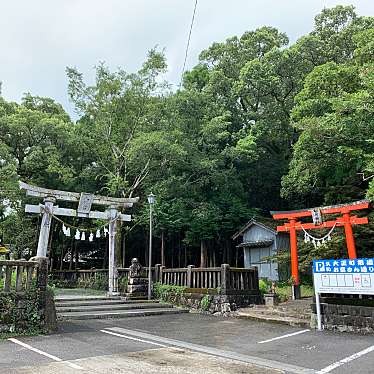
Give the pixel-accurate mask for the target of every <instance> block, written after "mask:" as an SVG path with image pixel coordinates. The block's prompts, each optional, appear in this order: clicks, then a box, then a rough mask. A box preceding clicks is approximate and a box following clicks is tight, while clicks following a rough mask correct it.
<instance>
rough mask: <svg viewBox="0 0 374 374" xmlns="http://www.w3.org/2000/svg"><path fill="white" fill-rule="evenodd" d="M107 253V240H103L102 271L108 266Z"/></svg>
mask: <svg viewBox="0 0 374 374" xmlns="http://www.w3.org/2000/svg"><path fill="white" fill-rule="evenodd" d="M108 251H109V240H105V249H104V257H103V269H107V266H108Z"/></svg>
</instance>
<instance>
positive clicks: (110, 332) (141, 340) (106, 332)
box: [100, 330, 167, 348]
mask: <svg viewBox="0 0 374 374" xmlns="http://www.w3.org/2000/svg"><path fill="white" fill-rule="evenodd" d="M100 331H101V332H104V333H105V334H109V335H114V336H118V337H120V338H125V339H129V340H135V341H137V342H142V343H147V344H153V345H158V346H159V347H163V348H165V347H167V345H164V344H160V343H154V342H151V341H149V340H143V339H138V338H134V337H132V336H128V335H123V334H117V333H116V332H112V331H105V330H100Z"/></svg>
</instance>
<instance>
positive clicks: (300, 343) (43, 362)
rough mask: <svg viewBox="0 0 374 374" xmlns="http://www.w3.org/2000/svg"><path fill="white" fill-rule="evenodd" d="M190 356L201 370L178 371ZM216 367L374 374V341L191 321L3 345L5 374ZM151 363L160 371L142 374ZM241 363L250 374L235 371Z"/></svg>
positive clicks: (70, 326)
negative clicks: (103, 367)
mask: <svg viewBox="0 0 374 374" xmlns="http://www.w3.org/2000/svg"><path fill="white" fill-rule="evenodd" d="M182 352H184V353H183V357H185V361H186V362H187V363H191V362H194V365H197V366H196V368H195V369H194V368H193V366H192V365H191V364H186V365H187V367H188V366H191V367H189V369H188V370H190V371H188V370H187V369H184V368H183V366H178V365H181V363H182V361H183V360H182V358H179V356H180V357H182V355H181V354H182ZM186 353H188V354H190V356H188V355H186ZM178 355H179V356H178ZM129 357H130V358H131V360H130V361H129ZM172 357H174V361H173V360H172ZM177 357H178V358H177ZM187 357H188V359H187ZM99 358H100V359H99ZM105 358H106V360H107V361H105ZM124 358H126V360H127V361H126V360H125V361H123V360H124ZM161 358H162V359H161ZM147 360H148V361H147ZM168 360H171V361H170V362H168ZM210 360H213V361H214V360H215V361H214V362H213V361H212V365H213V366H212V367H213V368H214V367H215V368H216V369H217V368H218V367H219V368H220V370H221V371H220V372H222V373H224V372H227V373H229V372H230V373H234V372H238V373H239V372H240V373H265V372H268V373H276V372H278V373H279V372H283V373H305V374H306V373H321V374H324V373H330V372H331V373H342V374H343V373H347V374H348V373H360V374H361V373H362V374H372V373H373V372H374V339H373V336H362V335H353V334H338V333H331V332H316V331H311V330H309V329H303V328H294V327H290V326H286V325H278V324H272V323H264V322H255V321H248V320H240V319H233V318H221V317H213V316H205V315H200V314H191V313H190V314H179V315H168V316H153V317H134V318H126V319H112V320H88V321H74V322H65V323H62V324H60V331H59V332H58V333H56V334H52V335H48V336H36V337H18V338H16V339H15V340H4V341H1V342H0V373H44V372H45V373H47V372H48V373H52V372H59V373H65V372H66V373H73V372H77V371H79V370H81V371H82V372H85V371H86V372H103V371H102V370H101V369H100V365H99V364H98V366H95V365H94V363H95V362H98V363H101V365H104V364H105V365H106V366H108V362H111V363H114V362H115V363H116V370H114V369H113V371H108V372H117V373H118V372H121V370H122V369H123V370H124V371H123V372H124V373H125V372H126V373H131V372H134V373H143V372H144V373H146V372H153V371H152V370H153V369H155V371H154V372H160V373H161V372H165V373H166V372H169V371H167V370H168V369H170V370H171V371H170V372H174V373H175V372H180V373H182V372H191V373H193V372H196V373H197V372H200V371H199V370H198V369H199V368H201V369H204V368H203V367H202V366H204V365H205V364H206V365H208V364H210ZM220 360H221V361H220ZM143 361H144V362H146V361H147V362H148V364H149V365H153V366H152V368H153V369H152V370H151V369H150V367H151V366H149V367H148V369H147V368H143V369H144V371H142V370H143V369H141V365H140V363H142V362H143ZM136 362H137V363H138V364H139V365H135V363H136ZM103 363H104V364H103ZM233 363H237V364H238V365H239V364H240V363H242V364H243V365H244V364H245V365H249V366H242V367H240V366H238V367H237V371H235V370H236V369H235V370H234V366H235V365H234V364H233ZM48 365H50V366H48ZM53 365H55V366H53ZM90 365H91V366H90ZM131 365H133V366H131ZM157 365H158V366H159V368H158V369H157ZM173 365H174V366H173ZM225 365H226V366H225ZM250 365H254V366H253V371H251V370H252V366H250ZM176 366H177V369H178V370H175V368H176ZM256 367H257V368H258V370H257V371H256V369H255V368H256ZM43 368H44V369H45V370H44V369H43ZM53 368H55V369H53ZM95 368H96V369H97V370H96V369H95ZM225 368H226V369H225ZM265 368H267V369H265ZM156 369H157V370H156ZM43 370H44V371H43ZM209 370H210V369H209ZM209 370H208V366H207V369H206V370H205V371H204V370H203V371H201V372H210V371H209ZM222 370H223V371H222ZM225 370H226V371H225ZM268 370H269V371H268ZM215 371H216V372H218V371H217V370H215ZM212 372H214V371H212Z"/></svg>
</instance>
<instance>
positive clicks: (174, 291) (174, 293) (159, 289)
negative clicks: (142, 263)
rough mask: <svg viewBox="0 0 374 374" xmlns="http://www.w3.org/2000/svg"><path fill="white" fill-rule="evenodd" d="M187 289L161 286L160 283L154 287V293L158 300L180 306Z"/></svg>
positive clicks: (166, 285)
mask: <svg viewBox="0 0 374 374" xmlns="http://www.w3.org/2000/svg"><path fill="white" fill-rule="evenodd" d="M185 290H186V287H181V286H173V285H168V284H161V283H159V282H157V283H155V284H154V285H153V292H154V295H155V297H156V298H157V299H160V300H161V301H166V302H169V303H172V304H176V305H180V304H181V298H182V295H183V293H184V291H185Z"/></svg>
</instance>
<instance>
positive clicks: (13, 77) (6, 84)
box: [0, 0, 374, 114]
mask: <svg viewBox="0 0 374 374" xmlns="http://www.w3.org/2000/svg"><path fill="white" fill-rule="evenodd" d="M194 3H195V0H132V1H130V0H0V48H1V51H0V81H3V90H2V91H3V97H4V98H5V99H7V100H14V101H19V100H20V98H21V97H22V95H23V93H25V92H31V93H32V94H33V95H39V96H48V97H52V98H54V99H55V100H57V101H58V102H60V103H62V104H63V106H64V107H65V109H66V110H67V111H68V112H69V113H71V114H73V108H72V106H71V104H70V103H69V100H68V97H67V79H66V75H65V67H66V66H75V67H77V68H78V70H80V71H81V72H83V73H84V74H85V77H86V79H87V81H88V82H92V79H93V75H94V71H93V67H94V66H95V65H96V64H97V63H98V62H99V61H105V62H106V63H107V64H108V65H109V66H110V67H111V68H113V69H114V68H116V67H118V66H121V67H123V68H124V69H125V70H127V71H135V70H137V69H138V68H139V66H140V65H141V64H142V62H143V61H144V59H145V56H146V53H147V51H148V50H149V49H150V48H152V47H154V46H155V45H158V46H159V47H161V48H165V50H166V56H167V59H168V65H169V72H168V74H167V76H166V78H167V79H168V80H169V81H171V82H172V83H174V84H177V83H178V82H179V80H180V74H181V69H182V65H183V59H184V53H185V47H186V42H187V36H188V31H189V25H190V22H191V16H192V11H193V6H194ZM337 4H343V5H347V4H353V5H354V6H355V7H356V10H357V12H358V13H359V14H360V15H365V16H373V15H374V0H350V1H345V0H338V1H335V0H324V1H323V0H231V1H230V0H199V1H198V7H197V13H196V19H195V25H194V29H193V33H192V39H191V46H190V52H189V57H188V61H187V69H188V68H190V67H192V66H194V65H195V64H196V62H197V59H198V55H199V53H200V52H201V51H202V50H203V49H205V48H207V47H209V45H211V43H212V42H215V41H223V40H225V39H226V38H228V37H230V36H233V35H241V34H243V33H244V32H245V31H247V30H253V29H255V28H257V27H260V26H263V25H271V26H274V27H277V28H278V29H279V30H281V31H284V32H286V34H287V35H288V36H289V38H290V39H291V42H292V41H295V40H296V39H297V38H299V37H300V36H301V35H304V34H306V33H308V32H309V31H310V30H311V29H312V27H313V18H314V16H315V15H316V14H317V13H319V12H320V11H321V9H323V8H324V7H332V6H335V5H337Z"/></svg>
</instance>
